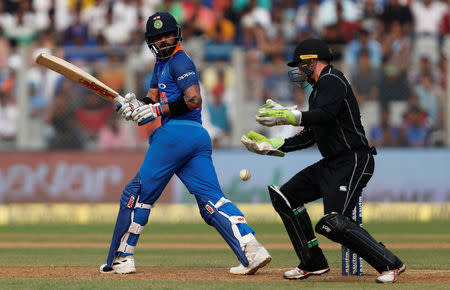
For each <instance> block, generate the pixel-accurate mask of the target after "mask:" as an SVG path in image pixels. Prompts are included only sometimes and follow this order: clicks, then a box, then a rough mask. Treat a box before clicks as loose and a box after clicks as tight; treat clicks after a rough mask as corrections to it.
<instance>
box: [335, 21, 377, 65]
mask: <svg viewBox="0 0 450 290" xmlns="http://www.w3.org/2000/svg"><path fill="white" fill-rule="evenodd" d="M362 51H365V52H366V53H367V54H368V56H369V60H370V66H371V67H378V66H380V64H381V61H382V58H383V53H382V50H381V45H380V43H379V42H378V41H377V40H375V39H373V38H371V36H370V33H369V31H367V30H365V29H361V30H360V32H359V33H358V38H355V39H353V40H352V41H351V42H350V43H349V44H348V45H347V47H346V49H345V57H344V60H345V63H346V65H347V66H348V67H349V68H350V69H355V68H356V64H357V62H358V59H359V58H360V55H361V52H362Z"/></svg>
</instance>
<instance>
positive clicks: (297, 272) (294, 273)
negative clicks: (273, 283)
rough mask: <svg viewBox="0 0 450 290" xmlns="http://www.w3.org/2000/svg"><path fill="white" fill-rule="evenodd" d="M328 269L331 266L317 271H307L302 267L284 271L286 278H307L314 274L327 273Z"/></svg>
mask: <svg viewBox="0 0 450 290" xmlns="http://www.w3.org/2000/svg"><path fill="white" fill-rule="evenodd" d="M328 271H330V268H329V267H327V268H324V269H320V270H316V271H305V270H303V269H300V268H298V267H296V268H294V269H292V270H289V271H286V272H284V275H283V277H284V278H285V279H289V280H296V279H305V278H308V277H309V276H312V275H322V274H325V273H327V272H328Z"/></svg>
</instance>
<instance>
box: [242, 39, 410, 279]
mask: <svg viewBox="0 0 450 290" xmlns="http://www.w3.org/2000/svg"><path fill="white" fill-rule="evenodd" d="M332 59H333V55H332V53H331V50H330V49H329V48H328V45H327V44H326V43H325V42H324V41H322V40H319V39H307V40H304V41H302V42H300V43H299V44H298V45H297V47H296V49H295V52H294V56H293V60H292V61H291V62H289V63H288V66H290V67H295V69H293V70H291V71H289V72H288V74H289V77H290V79H291V81H293V82H294V83H296V84H298V85H299V86H300V87H302V88H304V87H306V86H307V85H308V84H310V85H312V88H313V90H312V92H311V94H310V96H309V100H308V102H309V110H308V111H299V110H298V109H297V108H296V107H289V108H287V107H283V106H282V105H280V104H278V103H276V102H274V101H273V100H270V99H269V100H267V101H266V104H265V105H263V106H261V107H260V108H259V109H258V112H257V116H256V121H257V122H258V123H260V124H262V125H264V126H269V127H271V126H278V125H292V126H303V127H304V129H303V130H302V131H301V132H300V133H299V134H297V135H295V136H293V137H290V138H286V139H284V140H282V139H268V138H266V137H264V136H263V135H260V134H258V133H255V132H253V131H251V132H249V133H248V134H247V135H244V136H242V139H241V141H242V143H243V144H244V145H245V146H246V147H247V149H248V150H250V151H252V152H255V153H258V154H264V155H275V156H280V157H283V156H284V155H285V153H286V152H290V151H294V150H301V149H304V148H307V147H310V146H312V145H313V144H316V145H317V147H318V149H319V151H320V153H321V154H322V156H323V159H321V160H320V161H318V162H317V163H314V164H312V165H310V166H308V167H306V168H305V169H303V170H302V171H300V172H299V173H297V174H296V175H295V176H293V177H292V178H291V179H290V180H289V181H288V182H286V183H285V184H284V185H283V186H281V187H278V186H276V185H269V187H268V188H269V194H270V198H271V200H272V204H273V206H274V208H275V210H276V211H277V212H278V214H279V215H280V217H281V219H282V221H283V223H284V226H285V227H286V231H287V232H288V234H289V237H290V239H291V242H292V245H293V246H294V249H295V252H296V253H297V256H298V258H299V259H300V264H299V265H298V267H296V268H294V269H292V270H289V271H287V272H285V273H284V277H285V278H286V279H303V278H307V277H308V276H310V275H321V274H324V273H326V272H328V271H329V269H330V268H329V266H328V263H327V259H326V258H325V256H324V254H323V252H322V250H321V248H320V247H319V244H318V242H317V238H316V237H315V235H314V230H313V227H312V224H311V220H310V218H309V215H308V213H307V211H306V208H305V204H306V203H307V202H311V201H314V200H317V199H319V198H323V204H324V213H325V215H324V216H323V217H322V218H321V219H320V220H319V222H318V223H317V225H316V228H315V230H316V232H318V233H320V234H322V235H324V236H326V237H327V238H329V239H331V240H333V241H335V242H338V243H340V244H342V245H344V246H345V247H347V248H349V249H350V250H352V251H353V252H355V253H357V254H358V255H360V256H361V257H362V258H363V259H365V260H366V261H367V262H368V263H369V264H370V265H371V266H372V267H374V268H375V269H376V270H377V271H378V272H379V273H381V275H380V276H378V278H377V279H376V282H378V283H393V282H395V281H397V279H398V275H399V274H400V273H402V272H404V271H405V268H406V267H405V265H404V264H403V263H402V261H400V259H399V258H398V257H397V256H395V255H394V254H393V253H392V252H390V251H389V250H388V249H386V248H385V246H384V245H383V244H381V243H378V242H377V241H376V240H375V239H374V238H373V237H372V236H371V235H370V234H369V233H368V232H367V231H366V230H364V229H363V228H361V227H360V226H359V225H358V224H357V223H356V222H354V221H353V220H352V219H351V218H349V217H350V214H351V211H352V209H353V208H354V207H355V205H356V203H357V201H358V198H359V196H360V195H361V193H362V190H363V188H364V187H365V186H366V185H367V182H368V181H369V180H370V178H371V177H372V174H373V171H374V158H373V155H375V154H376V150H375V148H374V147H370V146H369V144H368V142H367V139H366V137H365V132H364V128H363V126H362V125H361V118H360V111H359V106H358V103H357V101H356V98H355V95H354V94H353V91H352V88H351V86H350V84H349V82H348V81H347V79H346V78H345V77H344V75H343V74H342V72H340V71H339V70H337V69H335V68H334V67H333V66H332V65H331V64H330V62H331V60H332Z"/></svg>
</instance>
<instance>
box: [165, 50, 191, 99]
mask: <svg viewBox="0 0 450 290" xmlns="http://www.w3.org/2000/svg"><path fill="white" fill-rule="evenodd" d="M169 69H170V75H171V76H172V77H173V79H174V80H175V82H176V83H177V85H178V87H179V88H180V90H181V91H182V92H184V90H186V89H187V88H189V87H190V86H192V85H196V84H198V73H197V68H196V67H195V64H194V62H193V61H192V59H191V58H190V57H188V56H187V55H186V54H179V55H177V57H175V58H173V61H171V63H170V67H169Z"/></svg>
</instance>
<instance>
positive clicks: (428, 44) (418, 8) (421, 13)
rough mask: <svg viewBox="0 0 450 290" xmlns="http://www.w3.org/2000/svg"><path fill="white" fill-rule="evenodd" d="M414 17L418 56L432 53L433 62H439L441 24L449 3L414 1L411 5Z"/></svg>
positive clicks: (434, 0) (432, 0)
mask: <svg viewBox="0 0 450 290" xmlns="http://www.w3.org/2000/svg"><path fill="white" fill-rule="evenodd" d="M411 7H412V12H413V15H414V34H415V44H414V46H415V52H416V56H420V55H421V54H423V53H430V56H431V57H432V58H431V62H432V63H437V62H438V61H439V55H440V54H439V24H440V23H441V21H442V19H443V17H444V15H445V13H446V12H447V11H448V8H449V7H448V3H443V2H441V1H436V0H423V1H422V0H421V1H418V0H414V1H413V3H412V4H411Z"/></svg>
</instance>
